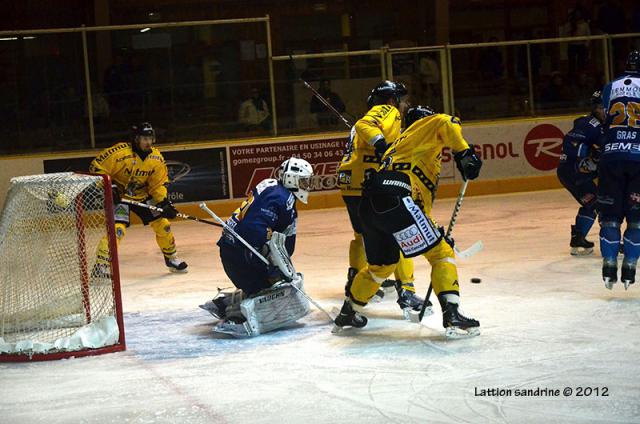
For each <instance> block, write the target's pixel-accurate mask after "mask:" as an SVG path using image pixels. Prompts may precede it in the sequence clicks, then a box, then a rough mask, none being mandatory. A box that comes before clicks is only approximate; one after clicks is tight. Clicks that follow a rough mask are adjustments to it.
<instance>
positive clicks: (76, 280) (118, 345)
mask: <svg viewBox="0 0 640 424" xmlns="http://www.w3.org/2000/svg"><path fill="white" fill-rule="evenodd" d="M100 244H102V245H103V246H105V245H106V246H108V249H107V250H108V252H109V254H108V258H101V259H100V260H98V257H97V249H98V246H99V245H100ZM125 348H126V345H125V334H124V322H123V318H122V301H121V291H120V274H119V269H118V254H117V247H116V237H115V229H114V213H113V198H112V193H111V181H110V179H109V177H108V176H105V175H91V174H77V173H71V172H64V173H55V174H43V175H31V176H25V177H16V178H12V179H11V182H10V187H9V191H8V193H7V197H6V200H5V205H4V208H3V210H2V214H1V215H0V362H17V361H42V360H51V359H62V358H69V357H78V356H87V355H98V354H103V353H108V352H117V351H123V350H125Z"/></svg>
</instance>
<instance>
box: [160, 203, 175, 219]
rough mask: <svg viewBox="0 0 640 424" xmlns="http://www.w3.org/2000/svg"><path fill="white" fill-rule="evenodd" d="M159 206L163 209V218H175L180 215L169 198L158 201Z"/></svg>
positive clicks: (161, 214)
mask: <svg viewBox="0 0 640 424" xmlns="http://www.w3.org/2000/svg"><path fill="white" fill-rule="evenodd" d="M158 207H159V208H161V209H162V213H160V216H162V217H163V218H168V219H174V218H175V217H176V216H178V210H177V209H176V208H175V206H173V203H171V201H170V200H169V199H164V200H163V201H162V202H160V203H158Z"/></svg>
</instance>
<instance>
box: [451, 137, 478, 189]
mask: <svg viewBox="0 0 640 424" xmlns="http://www.w3.org/2000/svg"><path fill="white" fill-rule="evenodd" d="M453 158H454V159H455V161H456V166H457V167H458V171H460V174H461V175H462V178H464V180H465V181H466V180H475V179H476V178H478V175H480V168H482V161H481V160H480V158H479V157H478V155H476V151H475V150H474V148H473V145H472V144H470V145H469V148H468V149H466V150H463V151H461V152H457V153H456V154H454V155H453Z"/></svg>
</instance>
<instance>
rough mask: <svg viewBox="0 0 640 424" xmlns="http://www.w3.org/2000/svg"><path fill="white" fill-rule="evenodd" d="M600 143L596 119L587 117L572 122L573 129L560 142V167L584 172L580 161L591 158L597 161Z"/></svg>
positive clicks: (591, 116)
mask: <svg viewBox="0 0 640 424" xmlns="http://www.w3.org/2000/svg"><path fill="white" fill-rule="evenodd" d="M602 143H603V132H602V125H601V124H600V121H598V119H597V118H596V117H594V116H593V115H589V116H582V117H580V118H578V119H576V120H574V121H573V128H571V131H569V132H568V133H567V135H565V136H564V139H563V140H562V155H560V165H561V166H570V167H572V168H573V170H574V171H578V172H585V170H581V169H580V166H581V163H583V162H582V160H583V159H585V158H587V157H589V156H591V157H592V158H593V159H594V160H596V161H597V160H598V159H599V156H600V149H601V146H602Z"/></svg>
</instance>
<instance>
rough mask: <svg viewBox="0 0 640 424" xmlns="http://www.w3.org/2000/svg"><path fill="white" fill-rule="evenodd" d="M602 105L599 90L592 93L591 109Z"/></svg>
mask: <svg viewBox="0 0 640 424" xmlns="http://www.w3.org/2000/svg"><path fill="white" fill-rule="evenodd" d="M601 105H602V92H600V90H598V91H594V92H593V94H592V95H591V108H592V109H594V108H596V107H597V106H601Z"/></svg>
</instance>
